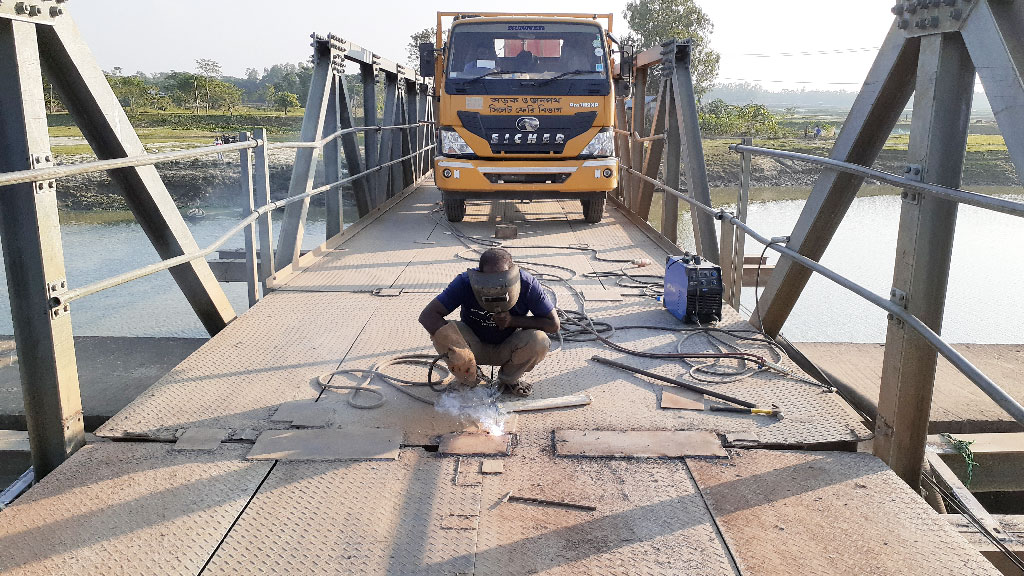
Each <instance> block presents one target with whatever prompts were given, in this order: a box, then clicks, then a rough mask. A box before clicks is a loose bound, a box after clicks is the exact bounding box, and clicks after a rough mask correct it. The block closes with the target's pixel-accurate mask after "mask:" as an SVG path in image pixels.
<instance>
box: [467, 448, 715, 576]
mask: <svg viewBox="0 0 1024 576" xmlns="http://www.w3.org/2000/svg"><path fill="white" fill-rule="evenodd" d="M550 434H551V433H550V431H546V432H538V433H537V434H535V435H534V436H532V437H531V438H529V439H528V441H527V442H526V444H527V445H529V448H528V449H526V450H523V445H521V446H520V448H519V449H517V452H516V454H515V455H514V456H513V457H512V458H509V459H506V460H505V471H504V473H503V474H500V475H497V476H483V477H482V481H483V501H482V506H481V518H480V529H479V541H478V543H477V546H476V560H475V567H476V569H475V572H474V573H475V574H477V575H478V576H484V575H494V576H498V575H501V576H505V575H512V576H515V575H520V574H522V575H526V574H539V573H542V574H547V575H551V576H555V575H558V576H569V575H576V574H653V575H673V576H674V575H679V574H687V575H695V576H698V575H699V576H711V575H715V576H719V575H721V576H725V575H729V576H733V575H734V574H735V572H734V571H733V570H732V568H731V567H730V565H729V560H728V557H727V555H726V552H725V549H724V547H723V545H722V543H721V541H720V540H719V538H718V537H717V535H716V533H715V528H714V525H713V523H712V521H711V517H710V515H709V514H708V511H707V508H705V505H704V502H703V501H702V500H701V498H700V495H699V494H698V493H697V492H696V491H695V490H694V488H693V481H692V479H691V478H690V475H689V473H688V472H687V470H686V464H685V463H684V462H683V461H681V460H608V459H565V458H556V457H555V456H554V455H552V454H551V452H550V442H551V440H550V438H551V436H550ZM545 441H546V442H545ZM466 466H467V463H466V462H465V461H464V462H463V468H464V469H465V468H466ZM509 490H513V494H516V495H519V496H525V497H533V498H541V499H545V500H554V501H559V502H575V503H585V504H590V505H594V506H596V507H597V510H596V511H594V512H585V511H580V510H572V509H568V508H563V507H558V506H546V505H542V504H530V503H518V502H505V503H504V504H501V503H500V502H501V499H502V497H503V496H504V495H505V494H507V493H508V491H509Z"/></svg>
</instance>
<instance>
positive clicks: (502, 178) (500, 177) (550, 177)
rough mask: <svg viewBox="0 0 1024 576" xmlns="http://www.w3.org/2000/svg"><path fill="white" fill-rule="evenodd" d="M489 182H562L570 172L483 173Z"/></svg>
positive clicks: (567, 177)
mask: <svg viewBox="0 0 1024 576" xmlns="http://www.w3.org/2000/svg"><path fill="white" fill-rule="evenodd" d="M485 176H487V179H488V180H489V181H490V182H491V184H563V183H564V182H565V181H566V180H568V179H569V176H571V174H568V173H560V174H495V173H490V174H485Z"/></svg>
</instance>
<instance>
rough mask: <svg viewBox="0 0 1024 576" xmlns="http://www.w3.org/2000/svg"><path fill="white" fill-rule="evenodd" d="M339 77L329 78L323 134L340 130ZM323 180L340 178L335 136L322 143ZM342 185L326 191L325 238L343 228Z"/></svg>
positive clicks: (339, 163) (339, 157)
mask: <svg viewBox="0 0 1024 576" xmlns="http://www.w3.org/2000/svg"><path fill="white" fill-rule="evenodd" d="M340 90H341V79H340V77H339V76H338V75H337V74H335V75H334V77H333V78H332V79H331V90H330V94H329V95H328V96H327V116H326V117H325V119H324V134H325V135H329V134H334V133H335V132H337V131H338V130H341V107H340V106H339V105H338V96H339V91H340ZM323 157H324V181H326V182H327V183H328V184H329V183H331V182H337V181H338V180H341V139H340V138H335V139H334V140H331V141H330V142H327V143H325V144H324V154H323ZM342 191H343V190H342V187H341V186H339V187H337V188H335V189H334V190H328V191H327V194H326V196H327V198H326V199H325V203H326V205H327V216H326V218H327V226H326V228H327V234H326V236H327V239H331V238H334V237H335V236H337V235H338V234H341V231H342V230H343V229H344V228H345V214H344V208H343V207H342V204H343V200H342Z"/></svg>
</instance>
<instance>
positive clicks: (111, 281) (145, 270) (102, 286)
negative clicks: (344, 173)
mask: <svg viewBox="0 0 1024 576" xmlns="http://www.w3.org/2000/svg"><path fill="white" fill-rule="evenodd" d="M433 148H434V145H430V146H428V147H427V149H433ZM419 153H420V152H419V151H417V152H414V153H413V154H410V155H409V158H411V157H412V156H414V155H416V154H419ZM407 159H408V158H399V159H397V160H392V161H391V162H389V163H387V164H382V165H380V166H378V167H376V168H373V169H372V170H367V171H366V172H363V173H361V174H356V175H355V176H349V177H348V178H344V179H342V180H339V181H337V182H332V183H331V184H327V185H324V186H321V187H319V188H315V189H313V190H310V191H308V192H306V193H304V194H301V195H299V196H289V197H288V198H285V199H283V200H278V201H277V202H272V203H270V204H266V205H264V206H262V207H260V208H257V209H256V210H253V212H252V213H251V214H249V215H248V216H247V217H245V218H244V219H243V220H242V221H241V222H239V223H238V224H236V225H235V226H233V227H232V228H231V229H229V230H228V231H227V232H226V233H224V234H223V235H222V236H221V237H220V238H218V239H217V240H216V241H214V242H213V244H210V245H209V246H207V247H206V248H203V249H202V250H197V251H194V252H190V253H188V254H183V255H181V256H178V257H176V258H171V259H168V260H163V261H161V262H156V263H154V264H150V265H149V266H144V267H142V268H138V269H135V270H132V271H130V272H125V273H124V274H120V275H118V276H114V277H111V278H107V279H105V280H100V281H98V282H93V283H92V284H88V285H86V286H83V287H81V288H75V289H71V290H68V291H67V292H65V293H64V294H61V295H60V298H59V302H60V304H66V303H70V302H74V301H75V300H79V299H81V298H85V297H86V296H89V295H92V294H95V293H97V292H102V291H103V290H106V289H108V288H113V287H114V286H120V285H121V284H124V283H126V282H131V281H132V280H138V279H139V278H143V277H145V276H149V275H150V274H156V273H157V272H161V271H163V270H167V269H170V268H173V267H174V266H178V265H181V264H185V263H188V262H190V261H192V260H197V259H199V258H205V257H206V256H208V255H210V254H212V253H213V251H214V250H217V249H218V248H220V247H221V246H223V245H224V244H225V243H226V242H227V241H228V240H230V239H231V237H232V236H234V235H235V234H238V233H239V232H240V231H241V230H242V229H243V228H245V227H246V226H247V225H248V224H250V223H251V222H254V221H255V220H256V219H258V218H259V217H261V216H264V215H269V213H270V212H271V211H273V210H277V209H279V208H284V207H285V206H288V205H290V204H294V203H295V202H300V201H303V200H308V199H309V198H311V197H312V196H316V195H317V194H321V193H323V192H326V191H328V190H332V189H334V188H337V187H339V186H344V185H345V184H348V183H349V182H352V181H354V180H357V179H359V178H363V177H366V176H368V175H370V174H372V173H374V172H376V171H379V170H383V169H385V168H387V167H389V166H391V165H392V164H395V163H398V162H401V161H403V160H407Z"/></svg>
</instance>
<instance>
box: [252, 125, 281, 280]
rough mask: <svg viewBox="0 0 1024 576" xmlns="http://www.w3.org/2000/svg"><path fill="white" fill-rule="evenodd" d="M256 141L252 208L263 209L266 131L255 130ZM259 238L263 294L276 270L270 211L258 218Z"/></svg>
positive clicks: (266, 192)
mask: <svg viewBox="0 0 1024 576" xmlns="http://www.w3.org/2000/svg"><path fill="white" fill-rule="evenodd" d="M255 136H256V140H257V141H258V142H261V143H262V144H261V145H260V146H259V147H258V148H256V175H255V186H254V188H255V190H254V195H255V196H254V202H253V208H254V209H256V210H261V209H263V207H264V206H267V205H268V204H270V164H269V161H268V159H267V144H266V142H267V129H266V128H257V129H256V132H255ZM259 236H260V282H261V283H262V284H263V293H264V294H266V293H267V281H268V280H270V278H271V277H272V276H273V275H274V272H275V271H276V270H277V269H276V268H274V248H275V247H274V224H273V221H272V220H271V218H270V211H269V210H268V211H266V212H261V215H260V218H259Z"/></svg>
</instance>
